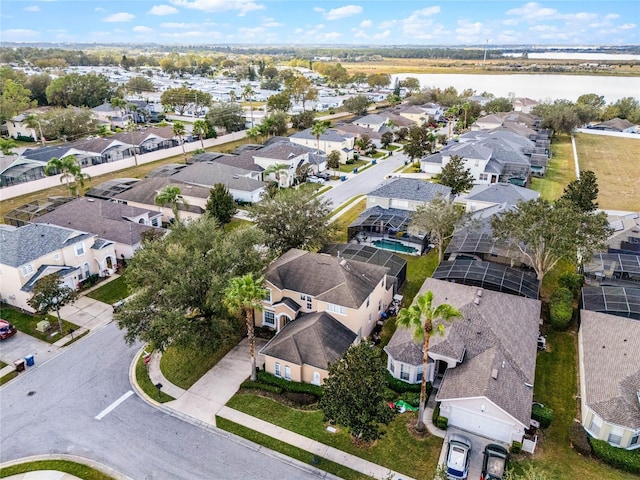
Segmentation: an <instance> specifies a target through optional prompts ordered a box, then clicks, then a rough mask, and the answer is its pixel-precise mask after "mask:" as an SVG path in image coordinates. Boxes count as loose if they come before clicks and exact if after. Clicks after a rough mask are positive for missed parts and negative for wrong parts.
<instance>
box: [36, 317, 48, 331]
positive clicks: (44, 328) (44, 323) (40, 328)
mask: <svg viewBox="0 0 640 480" xmlns="http://www.w3.org/2000/svg"><path fill="white" fill-rule="evenodd" d="M50 328H51V323H49V321H48V320H42V321H40V322H38V324H37V325H36V330H37V331H39V332H41V333H44V332H46V331H47V330H49V329H50Z"/></svg>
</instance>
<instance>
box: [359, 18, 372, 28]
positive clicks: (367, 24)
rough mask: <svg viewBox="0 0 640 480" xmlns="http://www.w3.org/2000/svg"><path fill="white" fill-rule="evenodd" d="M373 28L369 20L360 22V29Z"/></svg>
mask: <svg viewBox="0 0 640 480" xmlns="http://www.w3.org/2000/svg"><path fill="white" fill-rule="evenodd" d="M372 26H373V22H372V21H371V20H363V21H361V22H360V27H361V28H371V27H372Z"/></svg>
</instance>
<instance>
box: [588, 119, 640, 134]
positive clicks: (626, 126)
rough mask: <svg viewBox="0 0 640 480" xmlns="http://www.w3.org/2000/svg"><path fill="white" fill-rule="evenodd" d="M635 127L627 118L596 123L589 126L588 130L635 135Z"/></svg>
mask: <svg viewBox="0 0 640 480" xmlns="http://www.w3.org/2000/svg"><path fill="white" fill-rule="evenodd" d="M634 127H635V125H634V124H633V123H631V122H630V121H629V120H627V119H626V118H612V119H611V120H607V121H606V122H600V123H596V124H594V125H589V127H588V128H590V129H592V130H602V131H605V132H625V133H635V128H634Z"/></svg>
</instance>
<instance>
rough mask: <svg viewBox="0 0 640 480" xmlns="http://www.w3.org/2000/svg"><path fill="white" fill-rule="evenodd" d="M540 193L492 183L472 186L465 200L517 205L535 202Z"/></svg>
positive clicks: (508, 184)
mask: <svg viewBox="0 0 640 480" xmlns="http://www.w3.org/2000/svg"><path fill="white" fill-rule="evenodd" d="M539 196H540V193H538V192H536V191H535V190H531V189H529V188H524V187H518V186H517V185H513V184H511V183H493V184H491V185H474V186H473V188H471V190H470V191H469V193H468V194H467V195H465V198H466V200H467V202H473V201H478V202H492V203H505V202H506V203H507V204H508V205H517V204H518V202H519V201H523V202H527V201H529V200H535V199H537V198H538V197H539Z"/></svg>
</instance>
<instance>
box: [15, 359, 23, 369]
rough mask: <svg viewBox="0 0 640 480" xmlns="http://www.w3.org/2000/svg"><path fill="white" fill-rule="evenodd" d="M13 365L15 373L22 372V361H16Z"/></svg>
mask: <svg viewBox="0 0 640 480" xmlns="http://www.w3.org/2000/svg"><path fill="white" fill-rule="evenodd" d="M13 365H14V366H15V367H16V372H24V360H16V361H15V362H13Z"/></svg>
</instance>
